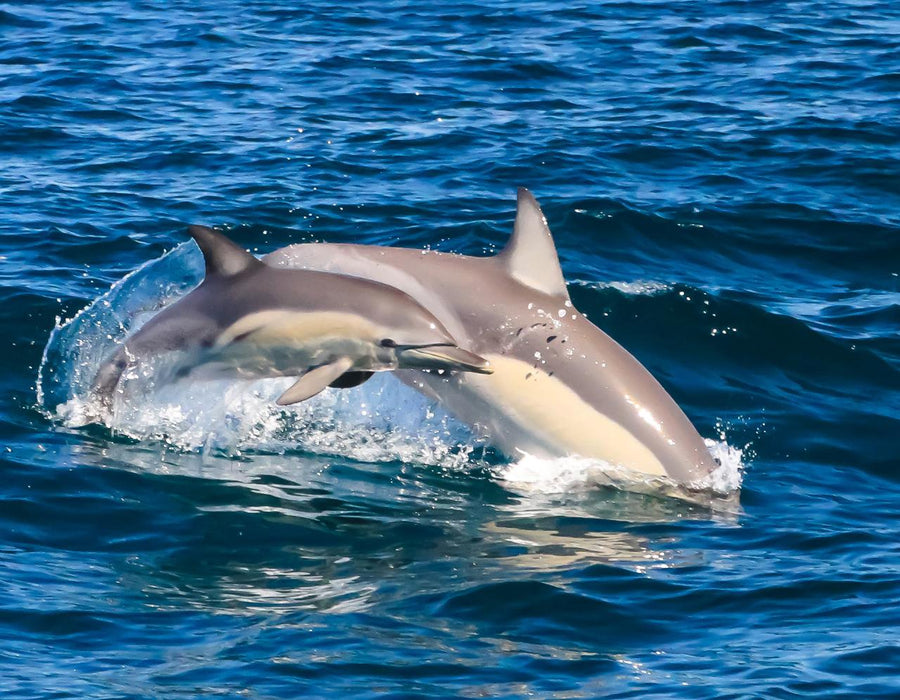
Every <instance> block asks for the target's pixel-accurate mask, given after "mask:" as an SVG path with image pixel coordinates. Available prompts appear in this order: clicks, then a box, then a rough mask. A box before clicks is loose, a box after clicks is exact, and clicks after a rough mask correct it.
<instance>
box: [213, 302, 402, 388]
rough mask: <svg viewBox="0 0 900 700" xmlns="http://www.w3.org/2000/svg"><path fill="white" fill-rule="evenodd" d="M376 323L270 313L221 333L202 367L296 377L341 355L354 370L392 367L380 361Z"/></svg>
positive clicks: (327, 314)
mask: <svg viewBox="0 0 900 700" xmlns="http://www.w3.org/2000/svg"><path fill="white" fill-rule="evenodd" d="M377 337H380V336H379V334H378V328H377V326H376V325H375V324H373V323H370V322H369V321H367V320H365V319H363V318H360V317H359V316H355V315H353V314H345V313H340V312H333V311H320V312H299V311H289V310H267V311H260V312H257V313H253V314H248V315H247V316H243V317H242V318H240V319H238V320H237V321H235V322H234V323H233V324H231V325H230V326H228V327H227V328H226V329H225V330H224V331H222V332H221V333H220V334H219V336H218V338H217V339H216V341H215V343H214V345H213V348H212V349H211V351H210V353H209V355H208V356H207V357H206V358H205V360H204V362H203V364H207V365H210V366H212V367H213V368H214V369H215V370H217V371H223V372H231V373H232V374H236V375H238V376H243V377H274V376H283V375H294V374H300V373H303V372H305V371H306V370H308V369H310V368H312V367H317V366H319V365H322V364H326V363H329V362H333V361H334V360H335V359H337V358H338V357H348V358H350V359H352V360H353V361H354V363H353V368H354V369H361V370H362V369H366V370H370V369H371V370H374V369H387V367H382V366H381V364H380V363H379V360H378V358H377V353H376V349H375V343H374V340H373V339H374V338H377Z"/></svg>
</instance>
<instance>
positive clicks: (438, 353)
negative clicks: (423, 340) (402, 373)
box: [397, 345, 494, 374]
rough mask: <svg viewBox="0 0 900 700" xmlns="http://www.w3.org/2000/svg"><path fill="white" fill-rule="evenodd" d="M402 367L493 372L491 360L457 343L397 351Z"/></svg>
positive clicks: (479, 372) (481, 372)
mask: <svg viewBox="0 0 900 700" xmlns="http://www.w3.org/2000/svg"><path fill="white" fill-rule="evenodd" d="M397 360H398V361H399V363H400V367H401V368H404V369H405V368H416V369H445V370H449V371H455V372H475V373H476V374H492V373H493V371H494V369H493V368H492V367H491V364H490V362H488V361H487V360H485V359H484V358H483V357H481V356H480V355H476V354H475V353H474V352H469V351H468V350H463V349H462V348H459V347H457V346H455V345H422V346H419V347H408V348H404V349H403V350H399V351H398V352H397Z"/></svg>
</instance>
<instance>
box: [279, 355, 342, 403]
mask: <svg viewBox="0 0 900 700" xmlns="http://www.w3.org/2000/svg"><path fill="white" fill-rule="evenodd" d="M352 365H353V360H351V359H350V358H349V357H341V358H340V359H337V360H335V361H334V362H331V363H329V364H327V365H322V366H321V367H316V368H315V369H311V370H309V372H307V373H306V374H304V375H303V376H302V377H300V379H298V380H297V381H296V382H294V383H293V384H292V385H291V388H290V389H288V390H287V391H286V392H284V393H283V394H282V395H281V396H279V397H278V398H277V399H276V400H275V403H277V404H278V405H279V406H290V405H291V404H295V403H300V402H301V401H306V399H309V398H312V397H313V396H315V395H316V394H318V393H319V392H320V391H322V390H323V389H326V388H327V387H328V386H329V385H330V384H331V383H332V382H333V381H336V380H337V379H339V378H340V376H341V375H342V374H344V373H345V372H346V371H347V370H348V369H350V367H351V366H352Z"/></svg>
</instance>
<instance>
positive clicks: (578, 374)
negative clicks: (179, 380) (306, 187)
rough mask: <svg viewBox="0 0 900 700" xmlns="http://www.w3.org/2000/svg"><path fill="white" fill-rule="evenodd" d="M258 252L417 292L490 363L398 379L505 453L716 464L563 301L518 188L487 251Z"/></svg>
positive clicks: (663, 468)
mask: <svg viewBox="0 0 900 700" xmlns="http://www.w3.org/2000/svg"><path fill="white" fill-rule="evenodd" d="M263 261H264V262H265V263H266V264H268V265H271V266H277V267H291V268H293V267H301V268H305V269H315V270H324V271H331V272H339V273H344V274H348V275H355V276H358V277H364V278H366V279H369V280H376V281H378V282H382V283H384V284H388V285H391V286H393V287H396V288H397V289H401V290H403V291H404V292H406V293H407V294H409V295H410V296H411V297H413V298H414V299H416V301H418V302H419V303H421V304H422V305H423V306H424V307H426V308H427V309H428V310H429V311H431V312H432V313H433V314H434V315H435V316H437V318H439V319H440V320H441V322H442V323H443V324H444V325H445V326H446V327H447V329H448V330H449V331H450V333H451V334H452V336H453V337H454V339H455V340H456V341H457V343H458V344H460V345H462V346H464V347H466V348H469V349H470V350H472V351H473V352H476V353H478V354H479V355H481V356H483V357H484V358H485V359H486V360H488V361H489V362H490V366H491V368H492V369H493V370H494V371H493V373H492V374H490V375H475V374H457V375H453V376H443V377H442V376H435V375H428V374H424V373H417V374H416V375H414V376H413V375H409V374H406V373H402V372H401V373H398V377H401V378H402V379H403V380H404V381H405V382H406V383H408V384H410V385H411V386H413V387H415V388H417V389H418V390H420V391H422V392H424V393H426V394H429V395H431V396H434V397H436V398H437V399H438V400H439V401H440V402H441V403H442V404H444V405H445V406H446V407H447V408H448V410H449V411H450V412H451V413H453V414H455V415H456V416H457V417H458V418H459V419H461V420H462V421H464V422H465V423H467V424H469V425H470V426H473V427H475V428H477V429H479V430H481V431H483V433H484V434H485V435H486V436H487V438H488V439H489V440H490V441H491V442H492V443H493V444H494V445H496V446H497V447H498V448H500V449H501V450H503V451H504V452H505V453H507V454H508V455H510V456H516V455H518V454H520V453H528V454H532V455H535V456H538V457H549V458H555V457H560V456H569V455H578V456H582V457H587V458H597V459H602V460H604V461H606V462H608V463H610V464H613V465H617V466H620V467H623V468H626V469H629V470H632V471H635V472H641V473H643V474H647V475H651V476H654V477H656V476H666V477H668V478H670V479H672V480H674V481H676V482H677V483H679V484H681V485H687V486H691V485H698V484H702V483H703V481H704V478H705V477H707V476H708V475H709V474H710V472H711V471H712V470H713V469H714V468H715V467H716V466H717V464H718V463H717V461H716V460H715V459H714V458H713V457H712V456H711V455H710V453H709V451H708V450H707V448H706V445H705V443H704V441H703V439H702V438H701V437H700V435H699V434H698V433H697V431H696V430H695V428H694V426H693V425H692V424H691V422H690V421H689V420H688V418H687V417H686V416H685V414H684V413H683V412H682V410H681V409H680V408H679V407H678V405H677V404H676V403H675V401H674V400H673V399H672V397H671V396H669V394H668V393H667V392H666V391H665V389H663V387H662V386H661V385H660V384H659V382H658V381H656V379H654V378H653V376H652V375H651V374H650V372H648V371H647V370H646V369H645V368H644V367H643V365H641V364H640V363H639V362H638V361H637V360H636V359H635V358H634V357H633V356H632V355H631V354H630V353H628V352H627V351H626V350H625V349H624V348H623V347H622V346H620V345H619V344H618V343H616V342H615V341H614V340H613V339H612V338H610V337H609V336H608V335H607V334H606V333H604V332H603V331H602V330H600V329H599V328H597V327H596V326H595V325H593V324H592V323H590V322H589V321H588V320H587V319H586V318H585V317H584V316H583V315H582V314H580V313H579V312H578V311H577V310H576V309H575V308H574V307H573V306H572V302H571V301H570V299H569V294H568V292H567V290H566V284H565V280H564V279H563V274H562V270H561V268H560V265H559V259H558V257H557V253H556V247H555V245H554V243H553V238H552V236H551V234H550V230H549V228H548V226H547V221H546V219H545V218H544V215H543V213H542V212H541V209H540V206H539V205H538V203H537V201H536V200H535V198H534V197H533V196H532V195H531V193H530V192H528V190H526V189H524V188H522V189H520V190H519V194H518V211H517V214H516V220H515V226H514V229H513V234H512V238H511V239H510V241H509V243H508V245H507V246H506V248H505V249H504V250H503V251H502V252H501V253H499V254H498V255H495V256H493V257H471V256H465V255H456V254H451V253H442V252H437V251H427V250H412V249H405V248H391V247H380V246H368V245H353V244H324V243H311V244H297V245H292V246H288V247H286V248H282V249H280V250H277V251H274V252H272V253H270V254H269V255H267V256H265V257H264V258H263Z"/></svg>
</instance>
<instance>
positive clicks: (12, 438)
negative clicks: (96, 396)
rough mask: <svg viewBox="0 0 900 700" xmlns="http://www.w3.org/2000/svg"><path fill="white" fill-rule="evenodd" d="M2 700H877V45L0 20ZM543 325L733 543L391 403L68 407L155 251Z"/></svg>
mask: <svg viewBox="0 0 900 700" xmlns="http://www.w3.org/2000/svg"><path fill="white" fill-rule="evenodd" d="M0 37H2V41H0V202H2V218H0V232H2V237H0V276H2V286H0V295H2V296H0V301H2V309H3V313H2V316H0V323H2V328H0V348H2V358H3V363H2V365H0V382H2V385H0V386H2V390H3V391H2V394H0V396H2V398H0V436H2V442H0V456H2V464H0V474H2V479H0V694H2V695H3V697H22V698H151V697H165V698H195V697H199V696H222V697H251V698H289V697H290V698H293V697H364V698H365V697H371V698H375V697H379V698H381V697H391V698H415V697H505V698H519V697H560V698H582V697H583V698H595V697H604V698H796V697H827V698H895V697H898V696H900V544H898V542H900V456H898V452H900V451H898V445H900V437H898V436H900V277H898V275H900V52H898V46H900V9H898V8H897V7H895V6H894V5H893V4H892V3H888V2H866V1H857V2H853V1H850V2H820V1H813V2H805V3H776V2H767V1H765V0H761V1H759V2H753V3H748V2H737V1H736V0H731V1H728V0H711V1H710V2H706V3H688V2H654V1H653V0H648V1H647V2H603V3H599V2H598V3H581V4H578V5H575V6H571V7H565V6H560V5H556V4H552V3H548V2H546V0H544V1H534V2H529V1H525V2H520V3H509V2H497V3H489V4H476V3H465V2H447V3H441V4H434V5H432V4H426V3H414V2H381V3H358V4H356V5H353V6H352V7H351V6H343V5H337V4H326V3H318V2H309V3H304V6H303V7H302V8H299V9H295V8H294V7H292V6H290V5H289V4H288V3H272V2H258V3H233V2H229V1H228V0H222V1H221V2H218V3H202V2H200V3H180V2H173V3H154V2H132V3H127V2H100V3H90V4H74V3H54V2H46V3H30V4H29V3H25V4H7V5H2V6H0ZM518 185H524V186H527V187H529V188H531V190H532V191H533V192H534V193H535V195H536V196H537V197H538V199H539V200H540V202H541V204H542V206H543V208H544V211H545V213H546V215H547V218H548V221H549V224H550V227H551V229H552V230H553V232H554V234H555V236H556V241H557V245H558V247H559V252H560V256H561V260H562V265H563V269H564V272H565V274H566V277H567V279H568V280H569V283H570V291H571V294H572V298H573V301H574V303H575V305H576V306H577V307H578V308H579V309H581V310H582V311H584V312H585V313H587V314H588V315H589V317H590V318H591V319H592V320H593V321H594V322H595V323H597V324H598V325H599V326H601V327H602V328H603V329H604V330H606V331H607V332H608V333H610V334H611V335H612V336H613V337H615V338H616V339H617V340H619V341H620V342H621V343H622V344H623V345H624V346H625V347H626V348H628V349H629V350H630V351H631V352H632V353H633V354H634V355H635V356H636V357H637V358H638V359H639V360H641V362H643V363H644V364H645V365H646V366H647V367H648V368H649V369H651V371H652V372H653V373H654V374H655V375H656V376H657V377H658V378H659V379H660V381H661V382H662V383H663V384H664V386H665V387H666V388H667V389H668V390H669V391H670V392H671V394H672V395H673V396H674V397H675V398H676V400H677V401H678V402H679V403H680V405H681V406H682V407H683V408H684V410H685V412H686V413H687V414H688V416H690V418H691V419H692V420H693V422H694V423H695V425H696V426H697V428H698V430H699V431H700V433H701V434H702V435H703V436H704V437H706V438H707V439H708V440H709V441H710V444H711V445H712V448H713V449H714V450H715V451H716V454H717V455H718V456H720V457H721V458H722V460H723V465H724V471H723V473H722V479H723V481H722V484H721V485H722V487H723V489H724V490H726V491H730V493H731V498H730V500H729V502H728V504H727V506H725V507H716V508H706V507H703V506H700V505H695V504H691V503H687V502H685V501H682V500H678V499H674V498H669V497H666V496H664V495H663V494H656V493H652V492H651V493H635V492H632V491H629V490H627V489H623V488H617V487H615V486H611V485H610V484H609V483H608V481H607V480H606V479H605V478H604V475H603V473H601V472H602V470H598V469H597V468H596V465H590V464H585V463H582V462H579V461H578V460H559V461H557V462H539V461H535V460H529V459H522V460H518V461H510V460H508V459H505V458H503V457H502V456H501V455H499V454H497V453H496V452H494V451H492V450H491V449H490V447H489V445H486V444H484V443H483V442H482V441H481V440H480V438H478V437H477V436H473V435H471V434H470V433H469V431H467V430H466V429H465V427H463V426H462V425H460V424H459V423H457V422H456V421H454V420H453V419H452V418H450V417H449V416H447V415H445V414H444V413H443V412H442V411H441V409H440V408H439V407H437V406H434V405H432V404H431V403H430V402H429V401H428V400H426V399H425V398H423V397H421V396H419V395H417V394H414V393H411V392H410V391H409V390H407V389H405V388H404V387H403V386H402V385H400V384H399V383H398V382H396V381H395V380H393V379H392V378H391V377H390V376H378V377H377V378H375V379H373V380H372V381H371V382H369V383H367V384H365V385H363V386H362V387H359V388H358V389H354V390H349V391H344V392H327V393H326V394H324V395H322V396H321V397H318V398H317V399H315V400H314V401H313V402H310V405H308V406H303V407H301V409H298V410H291V411H282V410H276V409H275V407H273V406H272V402H271V398H272V397H273V396H275V395H277V392H278V388H279V385H278V382H258V383H255V384H251V385H246V384H236V383H227V382H226V383H208V384H199V383H198V384H190V383H188V384H187V385H186V384H185V383H181V384H178V385H174V386H163V387H158V388H156V389H154V390H152V391H150V390H149V389H148V390H147V393H146V396H144V397H143V399H144V400H134V401H131V402H130V403H128V404H127V405H126V406H124V407H122V410H121V411H120V412H119V413H118V414H117V421H116V423H115V424H114V425H112V426H111V427H110V426H106V427H101V426H96V425H82V424H83V423H84V421H83V420H80V418H83V414H82V413H80V411H81V410H82V409H83V406H81V405H80V404H79V402H78V391H79V387H83V385H84V382H85V381H88V380H89V379H88V378H89V377H90V375H91V373H92V372H93V371H95V369H96V366H97V364H98V363H99V362H100V361H101V359H102V357H103V355H104V354H105V353H106V352H108V350H109V348H110V347H112V345H113V344H114V343H115V341H116V339H117V338H119V337H121V335H122V334H123V333H124V332H125V331H126V329H127V328H129V327H134V325H136V324H138V323H141V322H142V321H144V320H146V318H148V317H149V316H150V315H151V314H152V312H153V311H154V309H156V308H158V307H159V305H160V304H162V303H164V302H165V301H170V300H171V299H173V298H175V297H177V295H178V294H179V293H180V292H182V291H184V290H185V289H187V288H189V286H190V285H191V284H193V283H195V282H196V280H197V279H198V275H199V274H200V270H199V265H200V261H199V255H198V253H197V251H196V250H195V249H194V248H193V247H192V245H191V244H185V243H184V241H185V238H186V237H185V226H186V225H187V224H189V223H203V224H207V225H215V226H219V227H223V228H224V229H226V230H228V231H229V233H230V235H231V236H233V238H234V239H235V240H237V241H238V242H239V243H241V244H242V245H244V246H246V247H248V248H249V249H251V250H253V251H255V252H258V253H264V252H268V251H270V250H273V249H275V248H277V247H280V246H283V245H287V244H290V243H295V242H300V241H329V242H356V243H371V244H384V245H404V246H409V247H433V248H438V249H441V250H449V251H456V252H461V253H467V254H475V255H478V254H488V253H490V252H492V251H495V250H496V249H497V248H498V247H499V246H501V245H503V243H504V242H505V240H506V238H507V236H508V235H509V231H510V229H511V224H512V218H513V214H514V207H515V187H516V186H518Z"/></svg>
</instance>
